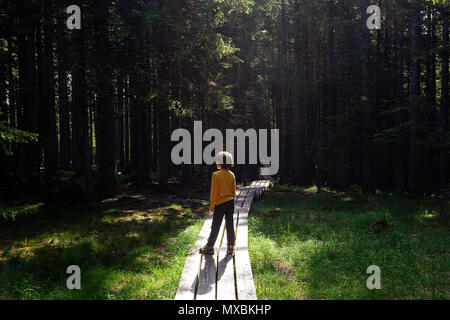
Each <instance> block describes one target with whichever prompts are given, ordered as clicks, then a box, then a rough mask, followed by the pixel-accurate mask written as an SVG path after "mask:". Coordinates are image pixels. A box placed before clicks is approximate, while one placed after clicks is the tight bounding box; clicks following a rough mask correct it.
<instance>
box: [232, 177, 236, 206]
mask: <svg viewBox="0 0 450 320" xmlns="http://www.w3.org/2000/svg"><path fill="white" fill-rule="evenodd" d="M233 197H234V199H235V200H236V178H235V177H234V175H233Z"/></svg>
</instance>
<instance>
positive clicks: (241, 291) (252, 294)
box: [235, 192, 257, 300]
mask: <svg viewBox="0 0 450 320" xmlns="http://www.w3.org/2000/svg"><path fill="white" fill-rule="evenodd" d="M253 197H254V192H251V193H250V194H249V196H248V197H247V198H246V200H245V203H244V205H243V207H242V210H240V211H239V217H238V219H239V223H238V226H237V231H238V232H237V237H236V248H235V267H236V291H237V297H236V298H237V299H238V300H256V299H257V297H256V290H255V284H254V282H253V274H252V269H251V265H250V257H249V255H248V220H247V219H248V210H249V208H250V204H251V202H252V200H253Z"/></svg>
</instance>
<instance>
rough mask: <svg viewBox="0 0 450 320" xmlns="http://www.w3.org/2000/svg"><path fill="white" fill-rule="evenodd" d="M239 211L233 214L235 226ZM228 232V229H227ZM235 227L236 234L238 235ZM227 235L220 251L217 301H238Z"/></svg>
mask: <svg viewBox="0 0 450 320" xmlns="http://www.w3.org/2000/svg"><path fill="white" fill-rule="evenodd" d="M238 210H239V208H238V209H236V208H235V210H234V214H233V221H234V222H233V224H234V223H237V215H238V212H239V211H238ZM225 231H226V228H225ZM236 231H237V229H236V226H235V234H236ZM227 240H228V239H227V235H226V232H224V234H223V237H222V246H221V247H220V249H219V255H218V259H217V261H218V263H217V284H216V291H217V295H216V299H217V300H236V290H235V283H234V261H233V256H232V255H231V254H227V243H228V241H227Z"/></svg>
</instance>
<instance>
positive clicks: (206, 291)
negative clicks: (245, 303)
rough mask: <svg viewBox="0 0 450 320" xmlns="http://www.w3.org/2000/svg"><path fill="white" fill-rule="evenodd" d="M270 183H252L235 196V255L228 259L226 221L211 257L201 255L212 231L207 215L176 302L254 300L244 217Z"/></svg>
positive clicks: (180, 285)
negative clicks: (200, 251) (201, 249)
mask: <svg viewBox="0 0 450 320" xmlns="http://www.w3.org/2000/svg"><path fill="white" fill-rule="evenodd" d="M270 184H271V183H270V181H269V180H258V181H253V182H252V184H251V185H250V186H248V187H244V188H240V189H238V190H237V192H236V201H235V205H234V216H233V218H234V225H235V232H236V243H235V253H234V255H227V253H226V250H227V239H226V238H227V236H226V230H225V219H224V220H223V221H222V225H221V227H220V231H219V235H218V237H217V240H216V243H215V245H214V255H201V254H200V253H199V251H198V250H199V249H200V248H201V247H203V246H204V245H205V244H206V241H207V240H208V237H209V233H210V231H211V224H212V215H213V213H212V212H210V213H209V214H208V217H207V218H206V221H205V223H204V224H203V227H202V230H201V231H200V234H199V238H198V240H197V242H196V243H195V246H194V248H193V249H191V251H190V252H189V254H188V256H187V258H186V262H185V264H184V269H183V274H182V275H181V280H180V284H179V286H178V290H177V293H176V296H175V300H256V291H255V285H254V283H253V275H252V268H251V265H250V257H249V255H248V223H247V217H248V212H249V210H250V205H251V204H252V201H253V200H255V199H257V198H259V197H260V196H261V194H262V192H263V191H264V190H266V189H268V188H269V187H270Z"/></svg>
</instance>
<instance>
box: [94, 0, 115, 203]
mask: <svg viewBox="0 0 450 320" xmlns="http://www.w3.org/2000/svg"><path fill="white" fill-rule="evenodd" d="M108 6H109V1H107V0H98V1H95V5H94V13H95V35H96V36H95V42H94V43H95V45H94V46H95V53H96V57H98V60H97V61H96V65H95V66H96V69H95V72H96V90H97V91H96V95H97V118H96V119H95V120H96V121H95V124H96V126H95V129H96V132H95V133H96V135H95V137H96V159H97V162H96V163H97V167H98V179H97V195H98V196H99V197H105V196H108V195H110V194H111V193H112V192H113V191H114V189H115V186H116V166H115V165H116V161H115V148H114V146H115V141H114V140H115V139H114V137H115V135H114V132H115V130H114V104H113V92H114V90H113V83H112V81H113V78H112V67H111V53H110V51H111V47H110V43H109V38H108V16H109V11H108Z"/></svg>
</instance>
